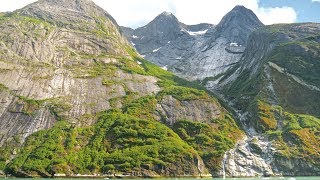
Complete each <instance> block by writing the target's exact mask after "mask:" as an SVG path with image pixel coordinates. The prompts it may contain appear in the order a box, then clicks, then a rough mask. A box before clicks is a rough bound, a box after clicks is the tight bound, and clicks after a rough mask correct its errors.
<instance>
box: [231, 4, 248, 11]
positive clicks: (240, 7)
mask: <svg viewBox="0 0 320 180" xmlns="http://www.w3.org/2000/svg"><path fill="white" fill-rule="evenodd" d="M246 10H249V9H247V8H246V7H244V6H242V5H236V6H235V7H234V8H233V9H232V11H246Z"/></svg>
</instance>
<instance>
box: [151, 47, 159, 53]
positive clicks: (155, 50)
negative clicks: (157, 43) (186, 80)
mask: <svg viewBox="0 0 320 180" xmlns="http://www.w3.org/2000/svg"><path fill="white" fill-rule="evenodd" d="M159 49H161V47H159V48H158V49H154V50H152V52H157V51H159Z"/></svg>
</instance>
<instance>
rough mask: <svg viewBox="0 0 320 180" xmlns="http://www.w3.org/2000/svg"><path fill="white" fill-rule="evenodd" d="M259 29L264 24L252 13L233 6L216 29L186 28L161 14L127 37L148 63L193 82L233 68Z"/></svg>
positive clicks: (174, 19)
mask: <svg viewBox="0 0 320 180" xmlns="http://www.w3.org/2000/svg"><path fill="white" fill-rule="evenodd" d="M260 26H263V24H262V23H261V22H260V21H259V19H258V18H257V16H256V15H255V14H254V13H253V12H252V11H251V10H249V9H246V8H245V7H243V6H236V7H235V8H234V9H232V10H231V11H230V12H229V13H228V14H226V15H225V16H224V17H223V19H222V20H221V22H220V23H219V24H218V25H217V26H216V27H214V26H212V25H207V24H200V25H197V26H195V27H198V28H194V26H186V25H184V24H182V23H179V22H178V20H177V19H176V17H174V16H173V15H172V14H169V13H163V14H161V15H159V16H158V17H157V18H155V19H154V20H153V21H152V22H150V23H149V24H148V25H146V26H144V27H142V28H138V29H136V30H134V31H131V34H130V35H129V36H128V35H127V37H128V38H129V39H130V40H131V41H132V42H133V44H134V45H135V47H136V49H137V50H138V52H139V53H140V54H142V55H145V58H146V59H147V60H150V61H151V62H154V63H156V64H157V65H159V66H162V67H165V68H167V69H169V70H170V71H173V72H175V73H176V74H177V75H179V76H182V77H186V78H188V79H193V80H195V79H204V78H206V77H213V76H215V75H217V74H219V73H222V72H225V71H226V70H227V69H229V68H230V67H232V66H233V65H234V63H236V62H238V61H239V59H240V57H241V56H242V53H243V52H244V49H245V47H246V43H247V38H248V36H249V34H250V33H251V32H252V31H253V30H254V29H256V28H257V27H260ZM157 34H160V35H157ZM140 35H141V36H140ZM146 37H148V38H146ZM163 37H164V38H163ZM149 39H152V41H151V40H149ZM158 42H161V43H158Z"/></svg>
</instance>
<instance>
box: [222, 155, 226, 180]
mask: <svg viewBox="0 0 320 180" xmlns="http://www.w3.org/2000/svg"><path fill="white" fill-rule="evenodd" d="M226 162H227V152H226V153H224V155H223V161H222V176H223V179H225V178H226Z"/></svg>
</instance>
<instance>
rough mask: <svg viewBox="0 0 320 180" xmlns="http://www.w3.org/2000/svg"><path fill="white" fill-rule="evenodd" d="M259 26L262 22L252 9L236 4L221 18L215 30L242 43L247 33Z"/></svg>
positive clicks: (233, 40) (244, 42)
mask: <svg viewBox="0 0 320 180" xmlns="http://www.w3.org/2000/svg"><path fill="white" fill-rule="evenodd" d="M260 26H263V24H262V22H261V21H260V20H259V18H258V17H257V16H256V15H255V14H254V12H253V11H252V10H250V9H247V8H246V7H244V6H239V5H238V6H235V7H234V8H233V9H232V10H231V11H230V12H228V13H227V14H226V15H225V16H224V17H223V18H222V20H221V21H220V23H219V24H218V25H217V28H216V31H217V34H218V35H220V36H224V37H226V38H228V39H230V41H232V42H237V43H239V44H242V45H244V44H246V40H247V38H248V36H249V34H250V33H251V32H252V31H253V30H254V29H256V28H257V27H260Z"/></svg>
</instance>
